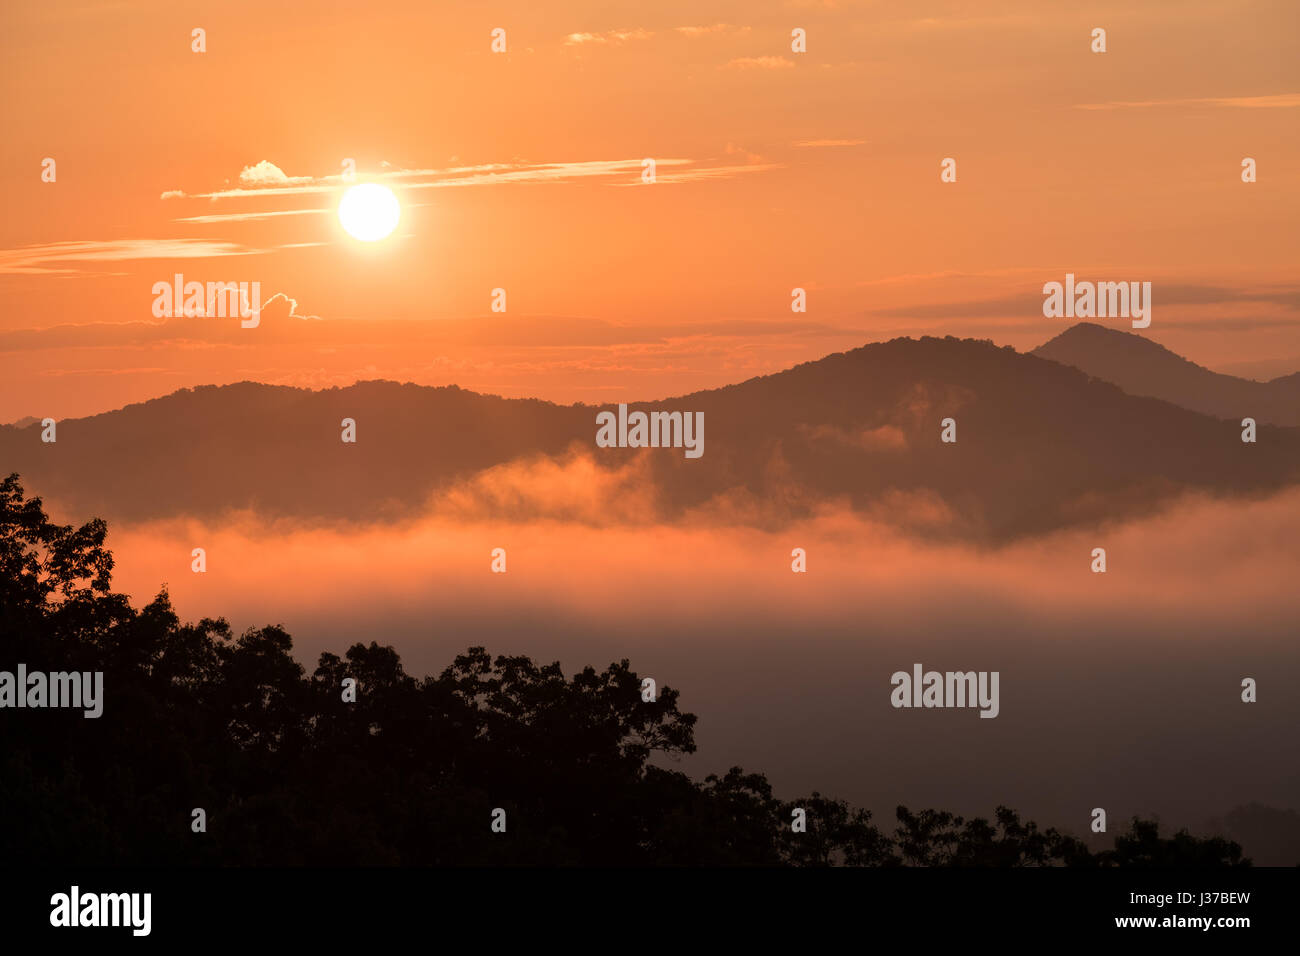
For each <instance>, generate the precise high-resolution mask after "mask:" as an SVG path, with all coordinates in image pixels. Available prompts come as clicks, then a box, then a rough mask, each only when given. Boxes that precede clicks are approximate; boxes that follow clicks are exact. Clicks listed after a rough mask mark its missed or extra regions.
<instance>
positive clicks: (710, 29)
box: [673, 23, 749, 40]
mask: <svg viewBox="0 0 1300 956" xmlns="http://www.w3.org/2000/svg"><path fill="white" fill-rule="evenodd" d="M673 30H674V31H676V32H677V33H680V34H681V35H682V36H684V37H689V38H690V39H692V40H694V39H697V38H698V37H703V36H709V35H710V34H718V33H748V32H749V27H736V26H732V25H731V24H730V23H715V24H713V25H712V26H707V27H673Z"/></svg>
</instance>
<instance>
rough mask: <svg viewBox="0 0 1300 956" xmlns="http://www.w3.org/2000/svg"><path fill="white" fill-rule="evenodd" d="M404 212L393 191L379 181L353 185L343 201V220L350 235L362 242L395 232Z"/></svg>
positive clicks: (372, 240) (340, 215)
mask: <svg viewBox="0 0 1300 956" xmlns="http://www.w3.org/2000/svg"><path fill="white" fill-rule="evenodd" d="M401 215H402V207H401V206H399V205H398V203H397V197H396V196H394V195H393V191H392V190H391V189H389V188H388V187H387V186H380V185H379V184H378V183H362V184H361V185H359V186H353V187H352V188H351V189H349V190H348V191H347V192H345V193H344V194H343V199H342V201H341V202H339V222H340V223H342V224H343V228H344V229H345V230H346V231H347V234H348V235H349V236H352V237H353V238H354V239H360V240H361V241H362V242H375V241H376V240H379V239H383V238H384V237H385V236H387V235H389V234H390V233H392V231H393V230H394V229H396V228H397V220H398V219H399V218H401Z"/></svg>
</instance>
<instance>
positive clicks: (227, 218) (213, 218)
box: [172, 209, 333, 223]
mask: <svg viewBox="0 0 1300 956" xmlns="http://www.w3.org/2000/svg"><path fill="white" fill-rule="evenodd" d="M329 212H333V210H332V209H277V210H274V211H271V212H225V213H214V214H212V215H208V216H186V217H184V218H182V219H173V220H172V222H201V223H213V222H247V221H250V220H254V219H272V218H274V217H276V216H315V215H320V214H321V213H329Z"/></svg>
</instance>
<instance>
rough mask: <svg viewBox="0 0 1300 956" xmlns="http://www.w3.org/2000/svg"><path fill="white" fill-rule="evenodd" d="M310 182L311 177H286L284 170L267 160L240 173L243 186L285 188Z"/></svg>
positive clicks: (240, 181) (247, 167)
mask: <svg viewBox="0 0 1300 956" xmlns="http://www.w3.org/2000/svg"><path fill="white" fill-rule="evenodd" d="M309 182H311V177H310V176H286V175H285V172H284V170H283V169H281V168H280V167H279V166H277V165H275V163H273V162H271V161H270V160H266V159H264V160H262V161H261V162H260V163H257V164H256V165H254V166H245V167H244V168H243V169H242V170H241V171H240V173H239V183H240V185H241V186H284V185H288V184H290V183H309Z"/></svg>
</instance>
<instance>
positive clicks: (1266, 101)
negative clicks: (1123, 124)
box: [1074, 93, 1300, 110]
mask: <svg viewBox="0 0 1300 956" xmlns="http://www.w3.org/2000/svg"><path fill="white" fill-rule="evenodd" d="M1158 106H1231V107H1237V108H1238V109H1284V108H1286V107H1294V106H1300V93H1275V94H1271V95H1268V96H1203V97H1195V98H1192V99H1181V100H1115V101H1112V102H1109V103H1077V104H1075V107H1074V108H1075V109H1077V110H1125V109H1150V108H1152V107H1158Z"/></svg>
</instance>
